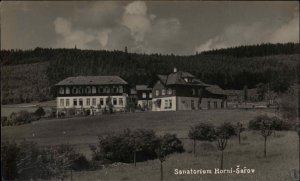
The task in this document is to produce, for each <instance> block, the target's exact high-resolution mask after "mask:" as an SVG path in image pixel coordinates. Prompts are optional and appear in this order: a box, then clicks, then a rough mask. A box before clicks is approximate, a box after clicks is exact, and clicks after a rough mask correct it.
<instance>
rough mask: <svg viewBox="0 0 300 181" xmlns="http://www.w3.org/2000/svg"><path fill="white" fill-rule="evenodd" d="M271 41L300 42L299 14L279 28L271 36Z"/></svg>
mask: <svg viewBox="0 0 300 181" xmlns="http://www.w3.org/2000/svg"><path fill="white" fill-rule="evenodd" d="M270 42H273V43H277V42H299V14H298V13H295V14H294V17H293V19H292V20H290V21H289V22H287V23H286V24H284V25H282V26H281V27H280V28H278V29H277V30H276V31H275V32H274V33H273V34H272V35H271V37H270Z"/></svg>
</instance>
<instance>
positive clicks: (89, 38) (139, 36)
mask: <svg viewBox="0 0 300 181" xmlns="http://www.w3.org/2000/svg"><path fill="white" fill-rule="evenodd" d="M116 11H117V12H116ZM53 23H54V30H55V33H56V34H58V35H59V36H58V37H57V39H56V43H55V45H54V46H55V47H67V48H72V47H74V46H75V45H76V46H77V47H78V48H81V49H108V50H113V49H119V50H120V49H121V50H123V48H124V47H125V46H128V48H129V51H132V52H138V53H143V52H146V53H153V52H170V51H172V50H171V49H172V47H174V46H177V45H175V44H174V42H176V43H179V42H178V40H177V38H178V36H179V34H180V30H181V23H180V21H179V19H177V18H176V17H166V18H160V17H159V16H157V15H155V14H152V13H148V7H147V4H146V3H145V2H142V1H133V2H131V3H128V4H120V3H119V4H118V3H116V2H95V3H93V4H87V6H83V7H81V8H78V9H76V10H75V12H74V16H73V17H69V18H64V17H57V18H56V19H55V21H54V22H53ZM172 41H173V42H172ZM180 43H182V42H180Z"/></svg>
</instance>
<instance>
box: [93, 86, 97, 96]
mask: <svg viewBox="0 0 300 181" xmlns="http://www.w3.org/2000/svg"><path fill="white" fill-rule="evenodd" d="M92 94H96V87H95V86H93V87H92Z"/></svg>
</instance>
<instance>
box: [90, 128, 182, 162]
mask: <svg viewBox="0 0 300 181" xmlns="http://www.w3.org/2000/svg"><path fill="white" fill-rule="evenodd" d="M163 140H164V142H163V143H164V145H167V146H166V147H167V148H168V150H167V152H168V154H171V153H174V152H183V151H184V150H183V146H182V143H181V141H180V140H179V139H178V138H177V137H176V136H175V135H170V134H166V135H165V136H164V137H163ZM158 142H159V137H157V136H156V135H155V133H154V131H152V130H144V129H138V130H135V131H131V130H129V129H126V130H124V131H123V132H122V133H119V134H108V135H102V136H99V145H98V148H96V147H94V146H90V148H91V150H92V151H93V153H94V154H93V160H95V161H100V160H102V161H104V162H107V161H110V162H125V163H132V162H134V153H136V161H145V160H151V159H155V158H157V154H156V152H155V150H156V149H157V147H158Z"/></svg>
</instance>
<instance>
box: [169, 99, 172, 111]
mask: <svg viewBox="0 0 300 181" xmlns="http://www.w3.org/2000/svg"><path fill="white" fill-rule="evenodd" d="M169 104H170V106H169V108H170V109H171V108H172V99H170V100H169Z"/></svg>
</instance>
